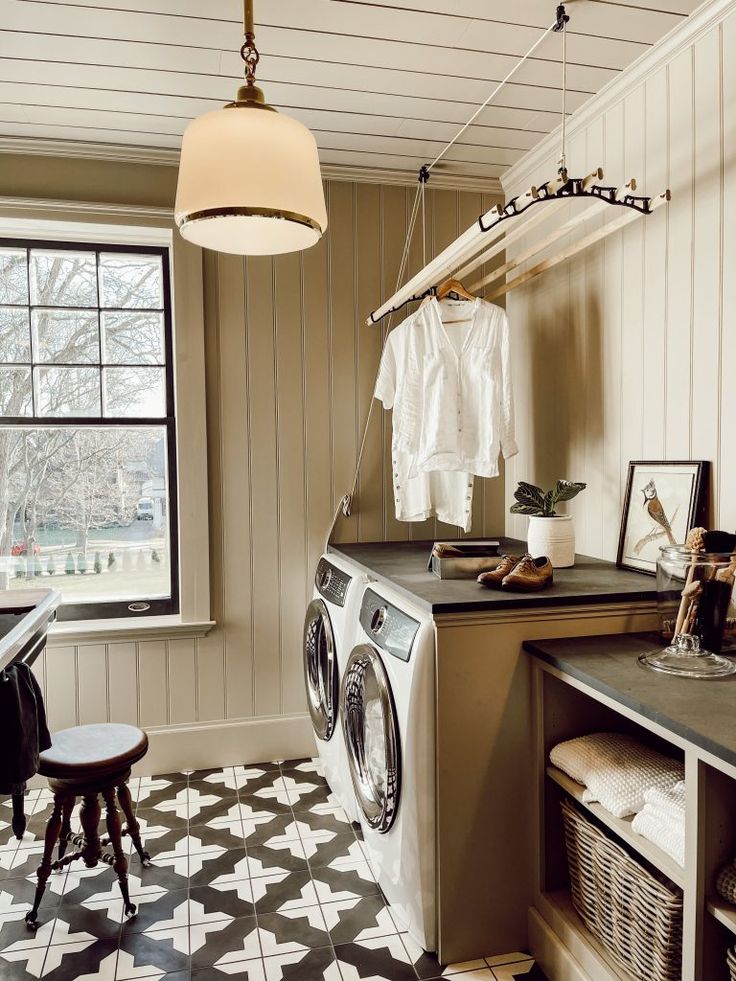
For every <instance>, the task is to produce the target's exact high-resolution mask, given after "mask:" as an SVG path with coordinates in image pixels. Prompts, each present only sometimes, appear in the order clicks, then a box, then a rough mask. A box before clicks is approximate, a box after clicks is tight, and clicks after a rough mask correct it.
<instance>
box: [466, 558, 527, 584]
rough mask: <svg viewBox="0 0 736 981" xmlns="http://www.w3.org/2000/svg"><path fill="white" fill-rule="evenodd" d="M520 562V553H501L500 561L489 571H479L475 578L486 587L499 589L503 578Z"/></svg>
mask: <svg viewBox="0 0 736 981" xmlns="http://www.w3.org/2000/svg"><path fill="white" fill-rule="evenodd" d="M519 562H521V556H520V555H502V556H501V561H500V562H499V564H498V565H497V566H496V568H495V569H492V570H491V571H490V572H481V574H480V575H479V576H478V579H477V580H476V581H477V582H479V583H480V584H481V586H487V587H488V589H500V588H501V583H502V582H503V580H504V578H505V577H506V576H507V575H508V574H509V573H510V572H511V571H512V569H514V567H515V566H517V565H518V564H519Z"/></svg>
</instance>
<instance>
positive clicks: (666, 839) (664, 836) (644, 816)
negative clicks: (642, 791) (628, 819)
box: [631, 804, 685, 868]
mask: <svg viewBox="0 0 736 981" xmlns="http://www.w3.org/2000/svg"><path fill="white" fill-rule="evenodd" d="M631 827H632V829H633V830H634V831H635V832H636V833H637V834H639V835H642V837H644V838H647V839H648V840H649V841H651V842H654V844H655V845H657V846H658V847H659V848H661V849H662V851H663V852H666V853H667V854H668V855H669V856H670V858H673V859H674V860H675V861H676V862H677V864H678V865H680V866H682V867H683V868H684V867H685V824H684V821H683V825H682V828H681V829H680V830H679V831H678V830H675V829H674V828H673V827H672V825H671V824H669V823H668V822H667V821H665V820H662V818H661V817H659V816H658V814H657V812H656V811H655V810H653V809H652V805H651V804H645V805H644V809H643V810H642V811H640V812H639V813H638V814H637V815H636V817H635V818H634V820H633V821H632V824H631Z"/></svg>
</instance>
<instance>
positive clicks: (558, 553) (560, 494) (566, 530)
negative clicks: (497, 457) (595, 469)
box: [511, 480, 585, 569]
mask: <svg viewBox="0 0 736 981" xmlns="http://www.w3.org/2000/svg"><path fill="white" fill-rule="evenodd" d="M584 489H585V484H581V483H577V482H574V481H572V480H558V481H557V483H556V484H555V486H554V487H553V488H552V489H551V490H548V491H544V490H542V488H541V487H537V486H536V485H535V484H527V483H526V481H524V480H520V481H519V486H518V487H517V489H516V490H515V491H514V497H515V498H516V503H515V504H512V505H511V513H512V514H528V515H529V539H528V545H527V547H528V549H529V552H530V553H531V554H532V555H533V556H534V557H535V558H537V557H539V556H540V555H546V556H548V558H549V560H550V562H551V563H552V565H553V566H554V567H555V568H556V569H566V568H569V567H570V566H572V565H575V528H574V527H573V523H572V516H571V515H569V514H557V512H556V510H555V508H556V507H557V505H558V504H560V503H561V502H562V501H571V500H572V499H573V498H574V497H577V495H578V494H579V493H580V491H581V490H584Z"/></svg>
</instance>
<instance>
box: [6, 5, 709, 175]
mask: <svg viewBox="0 0 736 981" xmlns="http://www.w3.org/2000/svg"><path fill="white" fill-rule="evenodd" d="M696 6H698V0H648V2H647V0H641V2H636V0H617V2H608V0H573V2H571V3H569V4H568V5H567V7H568V12H569V13H570V15H571V18H572V20H571V23H570V27H569V35H568V60H569V68H568V86H569V94H568V110H569V111H573V110H575V109H576V108H578V107H579V106H580V105H582V104H583V103H584V102H585V101H587V100H588V99H589V98H590V97H591V96H592V95H593V94H594V93H596V92H597V91H599V90H600V89H601V87H602V86H603V85H604V84H605V83H606V82H608V81H609V79H612V78H613V77H615V76H616V75H617V74H618V73H619V72H621V71H622V69H624V68H625V67H626V66H627V65H629V64H630V63H631V62H632V61H634V60H635V59H636V58H638V57H639V56H640V55H641V54H642V53H643V52H644V51H646V50H647V48H648V47H649V46H650V45H652V44H654V43H655V42H656V41H658V40H659V39H660V38H661V37H663V36H664V35H665V34H666V33H667V32H668V31H670V30H671V29H672V28H673V27H675V26H676V25H677V24H678V23H679V22H680V21H681V20H682V19H683V18H684V17H687V16H688V15H689V14H690V13H692V11H693V10H694V9H695V7H696ZM554 10H555V3H554V2H553V0H513V2H508V3H502V2H500V0H404V2H403V3H401V2H391V0H370V2H369V0H256V11H255V13H256V32H257V44H258V47H259V49H260V51H261V63H260V66H259V71H258V80H259V83H260V84H261V85H262V87H263V88H264V90H265V93H266V98H267V100H268V101H269V102H270V103H271V104H272V105H274V106H276V107H277V108H279V109H283V111H284V112H287V113H289V114H290V115H293V116H296V117H297V118H298V119H300V120H302V122H304V123H306V125H308V126H309V127H310V128H311V129H312V130H313V132H314V134H315V136H316V138H317V142H318V144H319V147H320V155H321V158H322V161H323V163H326V164H337V165H348V166H355V167H359V168H363V169H364V168H388V169H393V170H400V171H411V172H413V173H416V171H417V170H418V168H419V167H420V165H421V164H422V163H425V162H426V161H427V160H428V158H429V159H431V158H432V157H433V156H434V155H435V154H436V153H437V152H438V151H439V150H440V149H441V147H442V146H443V144H444V143H445V142H446V141H447V140H449V139H450V138H451V137H452V136H453V134H454V133H455V132H456V131H457V129H458V128H459V126H460V125H461V124H462V123H463V122H465V120H466V119H467V118H468V117H469V116H470V115H471V113H472V112H473V111H474V109H475V108H476V107H477V105H478V104H479V103H481V102H483V100H484V99H485V98H486V97H487V95H488V94H489V92H490V91H491V89H492V88H493V86H494V84H495V83H496V82H497V81H499V80H500V79H501V78H503V76H504V75H505V74H506V73H507V72H508V71H509V69H510V68H511V67H512V65H513V64H514V63H515V61H516V60H517V59H518V58H519V57H520V56H521V55H522V54H523V53H524V52H525V51H526V50H527V49H528V48H529V47H530V46H531V45H532V44H533V42H534V40H535V39H536V38H538V37H539V35H540V33H541V31H542V30H543V29H544V28H545V27H546V26H548V25H549V24H550V23H551V21H552V20H553V18H554ZM241 17H242V7H241V4H240V0H207V2H206V3H204V2H202V0H117V2H116V0H74V2H61V0H0V138H2V137H11V138H25V139H33V140H43V139H46V140H49V139H51V140H56V141H58V140H68V141H74V142H77V143H78V142H84V143H91V144H108V145H109V144H115V145H124V146H130V147H146V148H164V149H166V148H168V149H169V150H176V149H178V147H179V145H180V142H181V134H182V132H183V130H184V127H185V126H186V124H187V122H188V121H189V120H190V119H191V118H192V117H194V116H196V115H198V114H200V113H202V112H205V111H207V110H209V109H213V108H216V107H218V106H220V105H222V104H223V103H224V102H227V101H229V100H230V99H231V98H232V97H233V96H234V94H235V89H236V88H237V85H238V84H239V80H240V78H241V76H242V71H241V61H240V58H239V55H238V49H239V47H240V44H241V41H242V37H241V33H242V21H241ZM560 58H561V43H560V39H559V37H558V36H556V35H552V36H550V37H548V38H547V39H546V40H545V42H544V43H543V44H542V45H541V46H540V48H539V49H538V50H537V52H536V54H535V56H534V57H533V58H532V59H530V60H529V61H528V62H527V63H526V64H525V65H524V66H523V67H522V69H521V70H520V71H519V73H518V75H516V76H515V78H514V82H513V83H512V84H509V85H508V86H507V87H506V88H505V89H504V90H503V91H502V92H501V94H500V95H499V96H498V97H497V99H496V100H495V103H494V104H493V105H492V106H489V107H488V108H487V109H486V110H485V111H484V112H483V114H482V115H481V116H480V117H479V119H478V120H477V122H476V124H475V125H473V126H472V127H470V128H469V129H468V130H467V131H466V132H465V134H464V135H463V137H462V138H461V140H460V141H459V142H458V143H457V144H456V145H455V146H454V147H453V148H452V150H451V151H450V153H449V154H448V156H447V157H446V158H445V160H444V161H443V163H442V165H441V167H442V170H443V171H444V173H445V174H446V175H447V176H448V177H450V176H458V177H472V178H490V177H498V176H499V175H500V174H501V172H502V171H503V170H504V169H505V168H506V167H508V166H509V165H510V164H512V163H514V162H515V161H516V160H517V159H518V158H519V157H520V156H521V155H522V154H523V153H524V152H525V151H526V150H528V149H530V148H531V147H533V146H534V145H535V144H536V143H537V142H538V141H539V140H540V139H541V138H542V137H543V136H544V134H546V133H548V132H549V131H550V130H551V129H553V128H554V127H555V126H556V125H557V124H558V123H559V119H560V104H561V93H560V78H561V66H560ZM438 170H439V168H438Z"/></svg>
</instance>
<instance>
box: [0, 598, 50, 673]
mask: <svg viewBox="0 0 736 981" xmlns="http://www.w3.org/2000/svg"><path fill="white" fill-rule="evenodd" d="M60 603H61V594H60V593H58V592H56V591H55V590H53V589H49V590H47V595H46V596H44V597H43V598H42V599H41V600H40V602H38V603H36V604H35V605H34V606H33V607H31V608H30V609H29V610H28V613H27V614H26V615H25V616H24V617H23V619H22V620H21V622H20V623H18V624H17V625H16V626H15V627H13V629H12V630H11V631H10V633H8V634H7V635H6V636H5V637H3V638H2V640H0V670H4V669H5V668H6V667H8V665H10V664H12V662H13V659H14V658H15V657H16V655H17V654H18V652H19V651H21V650H22V648H23V646H24V644H26V643H27V641H28V639H29V638H30V637H32V636H33V635H34V634H36V633H37V632H38V631H39V630H41V629H42V628H43V627H45V626H47V625H48V623H49V622H50V621H51V620H52V619H53V615H54V611H55V610H56V608H57V607H58V606H59V604H60Z"/></svg>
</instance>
